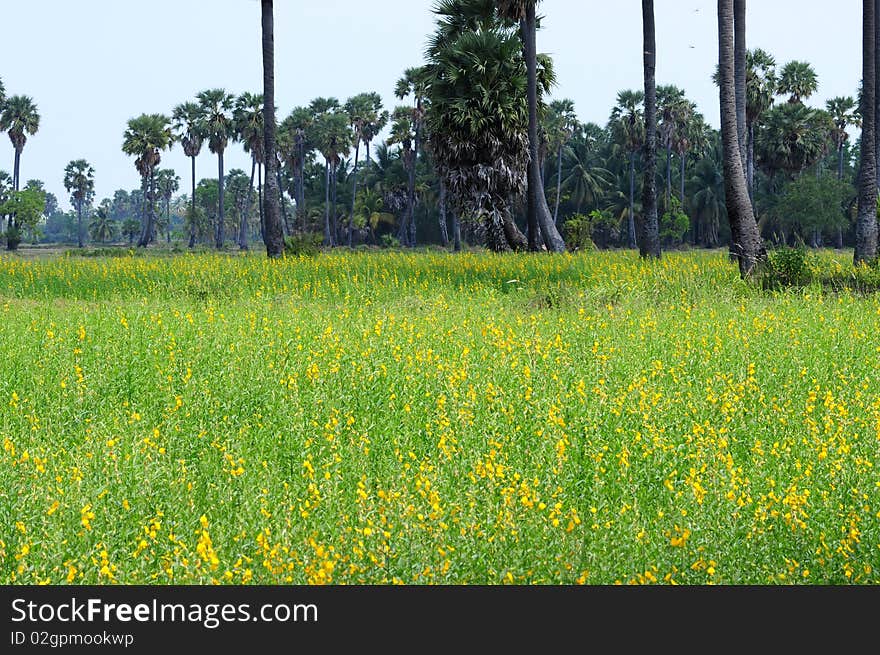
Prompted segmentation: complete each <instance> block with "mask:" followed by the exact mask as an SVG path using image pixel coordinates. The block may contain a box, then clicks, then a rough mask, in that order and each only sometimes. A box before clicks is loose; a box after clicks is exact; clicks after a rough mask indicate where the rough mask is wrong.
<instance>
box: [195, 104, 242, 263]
mask: <svg viewBox="0 0 880 655" xmlns="http://www.w3.org/2000/svg"><path fill="white" fill-rule="evenodd" d="M197 98H198V101H199V106H200V107H201V111H202V121H203V123H204V126H205V134H206V137H205V138H207V140H208V148H209V149H210V150H211V152H212V153H214V154H215V155H217V171H218V173H217V174H218V178H217V179H218V180H219V182H218V190H219V191H218V192H219V196H218V210H217V233H216V236H215V241H214V245H215V246H216V248H217V250H222V249H223V246H224V244H225V241H226V236H225V234H224V229H223V228H224V222H225V218H226V217H225V212H224V207H223V153H224V152H225V151H226V146H227V145H228V144H229V140H230V139H231V138H233V136H234V134H235V125H234V123H233V120H232V108H233V106H234V104H235V97H234V96H233V95H231V94H229V93H227V92H226V91H224V90H223V89H210V90H208V91H202V92H201V93H199V94H198V96H197Z"/></svg>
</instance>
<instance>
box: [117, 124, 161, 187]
mask: <svg viewBox="0 0 880 655" xmlns="http://www.w3.org/2000/svg"><path fill="white" fill-rule="evenodd" d="M173 143H174V134H173V133H172V131H171V125H170V120H169V118H168V117H167V116H164V115H163V114H142V115H140V116H138V117H137V118H132V119H131V120H129V121H128V128H127V129H126V130H125V135H124V137H123V142H122V152H124V153H125V154H126V155H129V156H131V157H137V159H136V160H135V167H136V168H137V170H138V173H140V174H141V177H148V176H149V175H150V173H151V171H153V170H154V169H155V168H156V166H158V165H159V162H160V161H161V156H160V154H159V153H160V152H161V151H163V150H167V149H168V148H170V147H171V145H172V144H173Z"/></svg>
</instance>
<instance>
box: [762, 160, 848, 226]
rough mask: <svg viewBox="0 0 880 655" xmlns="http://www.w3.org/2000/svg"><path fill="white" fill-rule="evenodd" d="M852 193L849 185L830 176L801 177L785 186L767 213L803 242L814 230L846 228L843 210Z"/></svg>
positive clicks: (846, 223)
mask: <svg viewBox="0 0 880 655" xmlns="http://www.w3.org/2000/svg"><path fill="white" fill-rule="evenodd" d="M852 193H853V190H852V186H851V185H849V184H847V183H846V182H840V181H838V180H836V179H835V178H833V177H831V176H830V175H826V176H823V177H822V178H820V179H816V177H815V175H809V174H808V175H802V176H801V177H799V178H798V179H797V180H795V181H794V182H790V183H789V184H787V185H785V187H784V188H783V191H782V194H781V195H779V196H777V198H776V202H775V204H774V206H773V208H772V210H771V212H770V213H771V216H772V217H773V219H774V220H775V221H776V223H777V224H778V225H780V226H781V227H782V228H783V229H785V230H791V231H793V232H794V233H795V235H796V236H797V237H798V238H799V240H801V241H803V240H804V239H807V238H808V237H811V236H812V235H813V233H815V232H816V231H818V232H823V231H828V230H831V229H836V228H839V227H844V226H846V225H848V224H849V219H848V217H847V215H846V214H845V213H844V210H845V207H846V205H847V204H848V203H849V201H850V199H851V197H852Z"/></svg>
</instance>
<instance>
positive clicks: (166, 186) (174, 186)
mask: <svg viewBox="0 0 880 655" xmlns="http://www.w3.org/2000/svg"><path fill="white" fill-rule="evenodd" d="M156 189H157V190H158V191H159V196H160V197H162V198H164V199H165V200H171V196H173V195H174V194H175V193H177V192H178V190H180V177H178V175H177V173H175V172H174V171H173V170H171V169H170V168H163V169H162V170H160V171H158V172H157V173H156Z"/></svg>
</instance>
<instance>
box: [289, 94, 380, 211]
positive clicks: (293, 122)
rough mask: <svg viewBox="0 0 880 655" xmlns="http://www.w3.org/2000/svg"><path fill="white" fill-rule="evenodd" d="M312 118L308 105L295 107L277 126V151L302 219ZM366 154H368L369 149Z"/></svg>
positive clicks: (311, 145)
mask: <svg viewBox="0 0 880 655" xmlns="http://www.w3.org/2000/svg"><path fill="white" fill-rule="evenodd" d="M314 119H315V116H314V114H313V113H312V111H311V110H310V109H309V108H308V107H296V108H295V109H294V110H293V111H292V112H291V113H290V116H288V117H287V118H285V119H284V120H283V121H281V125H279V126H278V151H279V153H280V154H281V158H282V160H283V161H284V163H285V166H286V167H287V170H288V171H290V173H291V175H292V176H293V196H294V200H295V201H296V213H297V215H301V216H302V217H303V220H305V217H306V198H305V175H304V173H305V166H306V159H307V157H308V156H309V155H310V154H311V152H312V151H313V150H314V144H313V143H312V142H311V141H309V136H310V135H311V134H312V133H313V130H312V123H313V121H314ZM383 127H384V126H383ZM367 155H368V156H369V150H368V151H367Z"/></svg>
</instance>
